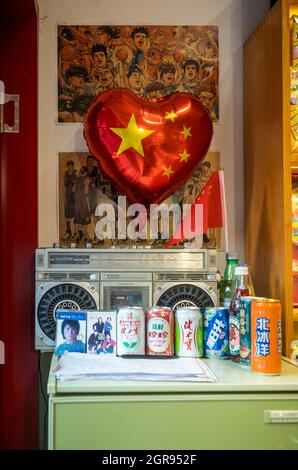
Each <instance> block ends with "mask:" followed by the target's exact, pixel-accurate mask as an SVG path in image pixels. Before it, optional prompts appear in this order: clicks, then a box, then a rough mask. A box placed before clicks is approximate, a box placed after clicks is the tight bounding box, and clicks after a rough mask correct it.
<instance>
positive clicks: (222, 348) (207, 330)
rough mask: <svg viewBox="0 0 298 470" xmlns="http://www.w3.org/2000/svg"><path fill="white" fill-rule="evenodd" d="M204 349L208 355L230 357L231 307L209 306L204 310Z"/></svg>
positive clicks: (222, 357)
mask: <svg viewBox="0 0 298 470" xmlns="http://www.w3.org/2000/svg"><path fill="white" fill-rule="evenodd" d="M204 351H205V356H207V357H218V358H220V359H229V357H230V349H229V309H227V308H223V307H209V308H206V310H205V312H204Z"/></svg>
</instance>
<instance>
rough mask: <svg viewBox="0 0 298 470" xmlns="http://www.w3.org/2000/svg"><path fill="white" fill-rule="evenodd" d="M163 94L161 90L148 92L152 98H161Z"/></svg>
mask: <svg viewBox="0 0 298 470" xmlns="http://www.w3.org/2000/svg"><path fill="white" fill-rule="evenodd" d="M161 96H162V93H161V92H160V91H159V90H154V91H150V92H149V93H148V98H151V99H154V98H160V97H161Z"/></svg>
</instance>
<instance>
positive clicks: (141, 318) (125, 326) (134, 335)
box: [117, 307, 145, 356]
mask: <svg viewBox="0 0 298 470" xmlns="http://www.w3.org/2000/svg"><path fill="white" fill-rule="evenodd" d="M123 354H132V355H134V354H141V355H144V354H145V313H144V310H143V309H142V307H120V308H119V310H118V313H117V355H118V356H123Z"/></svg>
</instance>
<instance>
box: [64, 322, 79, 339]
mask: <svg viewBox="0 0 298 470" xmlns="http://www.w3.org/2000/svg"><path fill="white" fill-rule="evenodd" d="M63 333H64V338H65V340H66V341H67V342H69V343H73V342H74V341H76V339H77V332H76V329H75V328H74V327H73V326H70V325H66V326H65V327H64V331H63Z"/></svg>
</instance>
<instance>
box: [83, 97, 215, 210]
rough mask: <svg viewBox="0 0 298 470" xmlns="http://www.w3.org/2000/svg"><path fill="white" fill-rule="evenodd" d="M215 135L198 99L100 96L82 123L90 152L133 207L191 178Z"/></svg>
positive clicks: (158, 199) (161, 196)
mask: <svg viewBox="0 0 298 470" xmlns="http://www.w3.org/2000/svg"><path fill="white" fill-rule="evenodd" d="M212 133H213V128H212V122H211V120H210V117H209V115H208V113H207V111H206V110H205V108H204V107H203V106H202V104H201V103H200V101H199V100H198V99H197V98H196V97H195V96H191V95H188V94H185V93H174V94H172V95H170V96H166V97H162V98H159V99H157V100H146V99H144V98H141V97H139V96H137V95H135V94H134V93H132V92H130V91H129V90H127V89H124V88H115V89H111V90H109V91H107V92H104V93H102V94H100V95H99V96H98V97H97V98H96V100H95V101H94V102H93V103H92V104H91V106H90V107H89V110H88V113H87V116H86V119H85V123H84V136H85V139H86V141H87V144H88V147H89V149H90V152H91V153H92V154H93V155H94V156H95V157H96V158H97V160H98V162H99V165H100V167H101V169H102V170H103V172H104V173H105V174H106V175H107V176H108V177H109V178H110V180H111V182H112V183H113V185H114V186H115V187H116V188H117V189H118V191H119V192H121V193H122V194H125V195H126V196H127V197H128V199H129V200H130V201H131V202H136V203H141V204H144V205H145V206H146V207H148V206H149V205H150V204H151V203H152V204H153V203H155V204H159V203H160V202H162V201H163V200H164V199H166V198H167V197H168V196H169V195H170V194H172V193H173V192H174V191H175V190H176V189H178V188H179V187H180V186H181V185H182V184H183V183H184V182H185V181H186V180H187V179H188V178H189V176H190V175H191V174H192V172H193V169H194V168H195V167H196V166H197V165H198V163H199V162H200V161H201V159H202V158H203V157H204V155H205V154H206V153H207V151H208V148H209V145H210V142H211V138H212Z"/></svg>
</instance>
